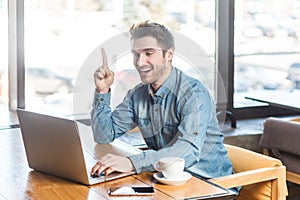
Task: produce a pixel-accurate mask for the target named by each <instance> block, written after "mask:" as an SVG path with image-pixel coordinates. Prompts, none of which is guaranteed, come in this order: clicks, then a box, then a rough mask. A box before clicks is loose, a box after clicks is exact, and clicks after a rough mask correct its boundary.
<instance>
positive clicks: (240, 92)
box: [234, 0, 300, 108]
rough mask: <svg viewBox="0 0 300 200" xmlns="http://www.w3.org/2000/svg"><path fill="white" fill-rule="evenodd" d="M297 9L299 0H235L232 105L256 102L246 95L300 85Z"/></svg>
mask: <svg viewBox="0 0 300 200" xmlns="http://www.w3.org/2000/svg"><path fill="white" fill-rule="evenodd" d="M299 13H300V1H298V0H290V1H288V2H287V1H283V0H274V1H272V3H270V1H267V0H264V1H256V0H243V1H241V0H236V1H235V22H234V30H235V31H234V107H235V108H239V107H245V106H251V104H254V103H255V102H253V101H251V100H249V101H248V103H246V102H247V100H246V99H245V97H247V96H250V97H251V96H254V97H255V96H256V95H258V94H261V93H263V94H264V95H268V93H278V95H280V94H281V92H293V91H295V90H299V89H300V85H299V83H300V80H299V77H300V75H297V73H299V72H297V71H299V69H300V68H299V67H297V66H300V40H299V38H300V26H299V24H300V15H299ZM254 105H255V104H254ZM252 106H253V105H252Z"/></svg>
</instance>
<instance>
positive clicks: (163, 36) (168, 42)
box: [130, 20, 175, 51]
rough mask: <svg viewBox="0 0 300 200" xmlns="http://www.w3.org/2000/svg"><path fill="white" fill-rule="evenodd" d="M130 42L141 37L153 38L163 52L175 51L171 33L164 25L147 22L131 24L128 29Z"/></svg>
mask: <svg viewBox="0 0 300 200" xmlns="http://www.w3.org/2000/svg"><path fill="white" fill-rule="evenodd" d="M130 34H131V40H135V39H138V38H141V37H146V36H150V37H154V38H155V39H156V40H157V43H158V45H159V46H160V47H161V48H162V49H163V50H165V51H166V50H168V49H170V48H173V49H175V45H174V38H173V35H172V33H171V32H170V31H169V29H168V28H166V27H165V26H164V25H162V24H159V23H156V22H151V21H149V20H147V21H143V22H140V23H138V24H133V25H132V26H131V28H130Z"/></svg>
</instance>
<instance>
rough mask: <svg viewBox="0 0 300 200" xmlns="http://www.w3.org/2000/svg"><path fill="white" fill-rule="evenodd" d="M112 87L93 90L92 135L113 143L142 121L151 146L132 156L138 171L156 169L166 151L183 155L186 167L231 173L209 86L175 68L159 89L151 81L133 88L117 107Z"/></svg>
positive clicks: (207, 172) (206, 174)
mask: <svg viewBox="0 0 300 200" xmlns="http://www.w3.org/2000/svg"><path fill="white" fill-rule="evenodd" d="M110 98H111V93H110V92H109V93H107V94H99V93H96V92H95V95H94V101H93V109H92V111H91V121H92V129H93V133H94V140H95V142H97V143H110V142H112V141H113V140H114V139H115V138H117V137H119V136H121V135H122V134H124V133H126V132H127V131H128V130H131V129H133V128H135V127H136V126H138V127H139V129H140V131H141V134H142V135H143V138H144V140H145V142H146V144H147V145H148V147H149V150H145V151H143V152H142V153H140V154H138V155H132V156H129V157H128V158H129V159H130V160H131V162H132V163H133V165H134V168H135V170H136V172H137V173H140V172H143V171H154V170H155V169H154V167H153V164H154V163H155V162H157V161H158V160H159V159H160V158H162V157H167V156H178V157H182V158H184V159H185V170H186V171H190V172H193V173H195V174H198V175H199V176H201V177H203V178H214V177H220V176H224V175H228V174H232V173H233V170H232V163H231V161H230V159H229V157H228V155H227V150H226V148H225V146H224V144H223V139H224V136H223V134H222V133H221V132H220V130H219V126H218V121H217V118H216V109H215V103H214V101H213V99H212V98H211V96H210V94H209V91H208V89H207V88H206V87H205V86H204V85H203V84H202V83H201V82H200V81H199V80H196V79H194V78H191V77H190V76H188V75H187V74H185V73H183V72H182V71H180V70H179V69H177V68H174V67H173V69H172V72H171V73H170V75H169V77H168V78H167V80H166V81H165V82H164V84H163V85H162V86H161V87H160V88H159V89H158V90H157V91H156V92H155V93H153V92H152V89H151V86H150V85H149V84H142V83H141V84H139V85H137V86H136V87H135V88H133V89H132V90H129V91H128V93H127V95H126V97H125V98H124V101H123V102H122V103H121V104H120V105H118V106H117V107H116V108H115V110H114V111H112V110H111V107H110Z"/></svg>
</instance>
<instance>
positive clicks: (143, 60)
mask: <svg viewBox="0 0 300 200" xmlns="http://www.w3.org/2000/svg"><path fill="white" fill-rule="evenodd" d="M146 63H147V57H146V56H145V55H143V54H140V55H139V57H138V58H137V60H136V65H137V66H144V65H145V64H146Z"/></svg>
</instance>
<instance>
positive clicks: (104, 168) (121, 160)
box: [91, 154, 134, 176]
mask: <svg viewBox="0 0 300 200" xmlns="http://www.w3.org/2000/svg"><path fill="white" fill-rule="evenodd" d="M133 169H134V168H133V164H132V163H131V161H130V159H129V158H127V157H122V156H117V155H113V154H106V155H105V156H104V157H103V158H102V159H101V160H100V161H98V162H97V163H96V164H95V165H94V167H93V168H92V171H91V175H92V176H94V175H99V174H100V173H101V172H104V175H108V174H110V173H112V172H114V171H117V172H130V171H133Z"/></svg>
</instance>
